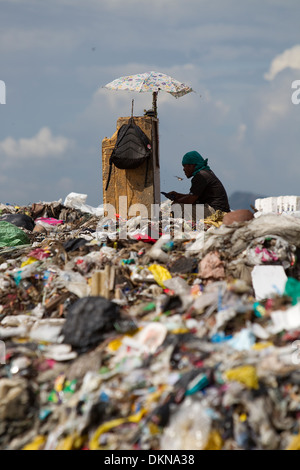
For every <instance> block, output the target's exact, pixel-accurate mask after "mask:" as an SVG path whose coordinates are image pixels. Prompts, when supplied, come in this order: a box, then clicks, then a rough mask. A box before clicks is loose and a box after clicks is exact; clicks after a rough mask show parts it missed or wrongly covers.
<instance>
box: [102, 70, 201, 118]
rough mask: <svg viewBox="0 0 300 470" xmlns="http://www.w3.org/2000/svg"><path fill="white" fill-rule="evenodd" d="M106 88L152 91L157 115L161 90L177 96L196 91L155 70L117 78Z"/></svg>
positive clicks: (140, 91)
mask: <svg viewBox="0 0 300 470" xmlns="http://www.w3.org/2000/svg"><path fill="white" fill-rule="evenodd" d="M104 88H108V89H109V90H127V91H137V92H139V93H142V92H152V94H153V111H154V112H155V115H156V114H157V109H156V100H157V93H158V92H159V91H165V92H167V93H170V94H171V95H172V96H174V97H175V98H179V97H181V96H184V95H186V94H187V93H190V92H192V91H194V90H193V89H192V88H191V87H189V86H187V85H185V84H184V83H181V82H179V81H178V80H175V78H172V77H170V76H169V75H166V74H164V73H160V72H153V71H152V72H145V73H138V74H136V75H127V76H124V77H120V78H116V79H115V80H113V81H112V82H110V83H107V85H104Z"/></svg>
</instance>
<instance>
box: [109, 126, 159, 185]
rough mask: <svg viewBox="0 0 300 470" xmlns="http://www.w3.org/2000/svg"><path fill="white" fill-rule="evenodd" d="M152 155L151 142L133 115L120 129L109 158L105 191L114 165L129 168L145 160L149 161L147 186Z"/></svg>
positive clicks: (137, 165)
mask: <svg viewBox="0 0 300 470" xmlns="http://www.w3.org/2000/svg"><path fill="white" fill-rule="evenodd" d="M150 156H151V142H150V140H149V139H148V137H147V136H146V134H145V133H144V132H143V131H142V129H141V128H140V127H139V126H137V125H136V124H135V122H134V120H133V117H131V118H130V119H129V121H128V123H127V124H123V125H122V126H121V127H120V129H119V131H118V136H117V142H116V145H115V147H114V149H113V151H112V154H111V156H110V159H109V174H108V179H107V183H106V188H105V191H106V190H107V188H108V185H109V181H110V177H111V170H112V165H115V166H116V167H117V168H120V169H121V170H129V169H134V168H138V167H139V166H141V165H142V164H143V163H144V162H147V166H146V175H145V186H146V183H147V174H148V163H149V158H150Z"/></svg>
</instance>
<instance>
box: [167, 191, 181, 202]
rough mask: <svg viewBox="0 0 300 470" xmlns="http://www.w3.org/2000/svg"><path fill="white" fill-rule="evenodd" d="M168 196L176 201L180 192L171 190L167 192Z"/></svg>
mask: <svg viewBox="0 0 300 470" xmlns="http://www.w3.org/2000/svg"><path fill="white" fill-rule="evenodd" d="M166 196H167V198H169V199H171V201H174V200H175V199H177V197H178V196H179V194H178V193H177V192H176V191H170V192H169V193H167V194H166Z"/></svg>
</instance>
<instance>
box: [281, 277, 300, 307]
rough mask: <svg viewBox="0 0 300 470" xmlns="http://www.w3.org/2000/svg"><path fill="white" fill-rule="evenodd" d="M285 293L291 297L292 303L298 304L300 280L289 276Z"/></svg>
mask: <svg viewBox="0 0 300 470" xmlns="http://www.w3.org/2000/svg"><path fill="white" fill-rule="evenodd" d="M283 294H284V295H287V296H288V297H291V299H292V305H296V304H297V303H298V301H299V300H300V282H299V281H297V279H295V278H293V277H288V279H287V281H286V284H285V289H284V293H283Z"/></svg>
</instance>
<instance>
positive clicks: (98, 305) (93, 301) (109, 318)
mask: <svg viewBox="0 0 300 470" xmlns="http://www.w3.org/2000/svg"><path fill="white" fill-rule="evenodd" d="M65 315H66V321H65V323H64V326H63V328H62V331H61V334H62V336H63V338H64V343H66V344H70V345H71V346H72V347H73V349H74V350H76V351H77V352H78V353H84V352H86V351H88V350H90V349H92V348H94V347H96V346H97V345H98V344H100V343H101V342H102V341H103V340H104V339H105V338H106V337H107V336H108V334H109V333H112V332H116V329H115V324H117V323H118V322H119V321H120V318H121V315H120V308H119V306H118V305H117V304H115V303H114V302H111V301H110V300H108V299H106V298H105V297H101V296H97V297H96V296H95V297H93V296H90V297H83V298H81V299H78V300H77V301H76V302H74V303H73V304H72V305H71V306H70V307H69V308H68V309H67V311H66V314H65Z"/></svg>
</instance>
